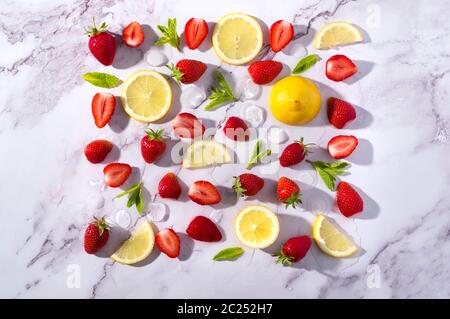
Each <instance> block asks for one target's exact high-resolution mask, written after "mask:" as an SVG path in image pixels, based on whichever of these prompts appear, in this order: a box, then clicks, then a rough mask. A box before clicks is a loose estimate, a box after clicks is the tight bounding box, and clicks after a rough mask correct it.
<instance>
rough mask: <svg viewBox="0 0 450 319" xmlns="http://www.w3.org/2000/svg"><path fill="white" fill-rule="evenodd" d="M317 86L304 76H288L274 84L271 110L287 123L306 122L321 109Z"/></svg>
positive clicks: (270, 102)
mask: <svg viewBox="0 0 450 319" xmlns="http://www.w3.org/2000/svg"><path fill="white" fill-rule="evenodd" d="M320 102H321V98H320V92H319V89H318V88H317V86H316V85H315V84H314V83H313V82H312V81H311V80H308V79H306V78H304V77H302V76H292V75H291V76H287V77H285V78H283V79H281V80H279V81H278V82H277V83H275V84H274V86H273V88H272V92H271V93H270V100H269V105H270V111H271V112H272V114H273V116H275V118H276V119H277V120H278V121H280V122H283V123H285V124H290V125H301V124H306V123H308V122H309V121H311V120H312V119H314V118H315V117H316V115H317V114H318V113H319V111H320Z"/></svg>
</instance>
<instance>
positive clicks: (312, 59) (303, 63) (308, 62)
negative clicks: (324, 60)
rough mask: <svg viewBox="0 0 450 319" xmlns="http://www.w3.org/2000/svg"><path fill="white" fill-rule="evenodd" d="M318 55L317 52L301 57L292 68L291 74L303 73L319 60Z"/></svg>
mask: <svg viewBox="0 0 450 319" xmlns="http://www.w3.org/2000/svg"><path fill="white" fill-rule="evenodd" d="M319 59H320V58H319V56H318V55H317V54H310V55H308V56H305V57H304V58H303V59H301V60H300V61H299V62H298V63H297V65H296V66H295V68H294V70H292V74H300V73H303V72H305V71H307V70H309V69H310V68H312V67H313V66H314V64H316V63H317V62H318V61H319Z"/></svg>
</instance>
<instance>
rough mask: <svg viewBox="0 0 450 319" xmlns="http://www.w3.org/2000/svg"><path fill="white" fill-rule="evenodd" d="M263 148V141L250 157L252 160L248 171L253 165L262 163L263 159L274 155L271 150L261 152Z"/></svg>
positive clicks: (256, 145) (248, 165) (249, 162)
mask: <svg viewBox="0 0 450 319" xmlns="http://www.w3.org/2000/svg"><path fill="white" fill-rule="evenodd" d="M261 146H262V141H257V142H256V144H255V146H254V148H253V152H252V155H251V156H250V160H249V161H248V163H247V166H246V168H247V169H250V168H251V167H252V166H253V165H255V164H256V163H258V162H259V161H261V159H262V158H263V157H265V156H269V155H270V154H272V151H271V150H270V149H265V150H261Z"/></svg>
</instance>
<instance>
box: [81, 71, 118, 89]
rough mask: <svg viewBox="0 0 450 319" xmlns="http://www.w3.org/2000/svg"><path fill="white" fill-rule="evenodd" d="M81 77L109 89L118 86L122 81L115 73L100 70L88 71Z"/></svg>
mask: <svg viewBox="0 0 450 319" xmlns="http://www.w3.org/2000/svg"><path fill="white" fill-rule="evenodd" d="M83 79H84V80H85V81H87V82H89V83H91V84H92V85H95V86H98V87H101V88H106V89H111V88H115V87H117V86H119V85H120V84H121V83H122V81H121V80H120V79H119V78H118V77H116V76H115V75H112V74H108V73H101V72H89V73H85V74H83Z"/></svg>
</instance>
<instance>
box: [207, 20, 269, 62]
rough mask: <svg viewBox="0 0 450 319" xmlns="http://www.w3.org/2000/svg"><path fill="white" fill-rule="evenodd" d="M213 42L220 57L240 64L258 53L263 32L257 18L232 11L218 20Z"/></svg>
mask: <svg viewBox="0 0 450 319" xmlns="http://www.w3.org/2000/svg"><path fill="white" fill-rule="evenodd" d="M212 43H213V48H214V52H216V54H217V56H218V57H219V59H221V60H222V61H223V62H225V63H228V64H233V65H240V64H244V63H247V62H249V61H251V60H253V59H254V58H255V57H256V56H257V55H258V53H259V51H260V50H261V47H262V45H263V33H262V31H261V27H260V25H259V23H258V21H256V20H255V18H253V17H251V16H249V15H246V14H243V13H230V14H227V15H225V16H223V17H221V18H220V19H219V21H217V23H216V26H215V27H214V32H213V37H212Z"/></svg>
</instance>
